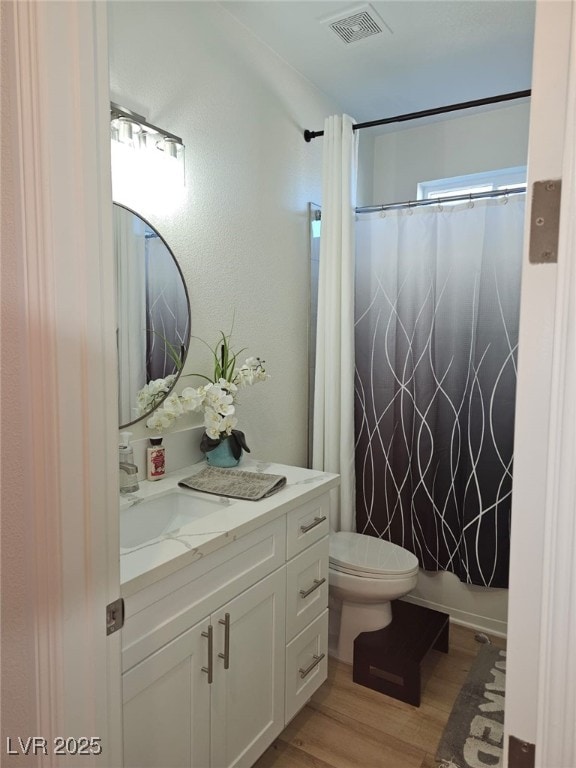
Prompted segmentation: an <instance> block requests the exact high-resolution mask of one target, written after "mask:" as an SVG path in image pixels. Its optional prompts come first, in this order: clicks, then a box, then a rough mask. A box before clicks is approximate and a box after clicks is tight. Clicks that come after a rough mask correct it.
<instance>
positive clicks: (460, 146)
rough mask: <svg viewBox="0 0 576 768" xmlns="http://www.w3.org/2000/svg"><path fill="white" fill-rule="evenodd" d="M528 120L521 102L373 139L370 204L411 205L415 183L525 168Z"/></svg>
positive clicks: (419, 125) (460, 114)
mask: <svg viewBox="0 0 576 768" xmlns="http://www.w3.org/2000/svg"><path fill="white" fill-rule="evenodd" d="M456 115H457V116H456ZM529 117H530V104H529V103H526V101H525V100H522V101H520V102H514V103H513V104H512V105H509V106H499V107H496V108H493V109H490V110H488V111H483V112H477V113H476V114H465V115H463V114H462V113H455V114H453V115H452V116H450V117H447V118H446V119H443V120H438V121H437V122H433V123H428V124H418V123H416V124H415V125H412V127H409V128H400V129H399V130H396V131H393V132H390V133H385V134H383V135H380V136H375V138H374V184H373V199H372V200H371V201H370V202H371V203H373V204H379V203H396V202H400V201H405V200H414V199H416V188H417V184H418V182H420V181H429V180H431V179H444V178H447V177H450V176H460V175H463V174H467V173H478V172H481V171H490V170H495V169H497V168H508V167H512V166H517V165H525V164H526V158H527V154H528V121H529ZM363 204H364V205H368V204H369V203H367V202H364V203H363Z"/></svg>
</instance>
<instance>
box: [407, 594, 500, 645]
mask: <svg viewBox="0 0 576 768" xmlns="http://www.w3.org/2000/svg"><path fill="white" fill-rule="evenodd" d="M402 599H403V600H404V601H405V602H407V603H413V604H414V605H421V606H422V607H423V608H430V609H431V610H433V611H440V612H441V613H447V614H449V616H450V622H451V623H452V624H458V625H459V626H461V627H468V628H469V629H474V630H475V631H477V632H487V633H489V634H491V635H496V636H497V637H506V635H507V631H508V627H507V624H506V622H505V621H501V620H500V619H493V618H491V617H490V616H481V615H480V614H477V613H470V612H469V611H463V610H461V609H460V608H454V607H453V606H451V605H442V603H435V602H434V601H433V600H425V599H423V598H421V597H414V595H406V597H403V598H402Z"/></svg>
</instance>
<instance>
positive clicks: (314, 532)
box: [286, 493, 330, 560]
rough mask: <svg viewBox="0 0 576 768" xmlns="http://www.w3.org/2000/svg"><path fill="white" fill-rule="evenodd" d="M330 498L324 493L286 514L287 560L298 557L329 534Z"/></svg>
mask: <svg viewBox="0 0 576 768" xmlns="http://www.w3.org/2000/svg"><path fill="white" fill-rule="evenodd" d="M329 513H330V496H329V494H327V493H325V494H324V495H322V496H318V497H317V498H316V499H312V500H311V501H308V502H306V504H302V506H301V507H298V509H294V510H292V512H290V513H289V514H288V520H287V526H286V536H287V540H286V553H287V559H288V560H289V559H290V558H291V557H294V556H295V555H298V554H299V553H300V552H302V551H303V550H304V549H306V547H309V546H310V545H311V544H314V543H315V542H316V541H318V540H319V539H321V538H323V537H324V536H326V535H327V534H328V532H329Z"/></svg>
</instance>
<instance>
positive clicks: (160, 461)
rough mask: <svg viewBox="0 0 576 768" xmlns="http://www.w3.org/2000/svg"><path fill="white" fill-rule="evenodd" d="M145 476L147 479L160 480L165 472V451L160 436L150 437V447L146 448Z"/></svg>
mask: <svg viewBox="0 0 576 768" xmlns="http://www.w3.org/2000/svg"><path fill="white" fill-rule="evenodd" d="M146 458H147V463H146V477H147V478H148V480H160V478H161V477H164V475H165V474H166V453H165V449H164V446H163V445H162V438H161V437H151V438H150V448H147V449H146Z"/></svg>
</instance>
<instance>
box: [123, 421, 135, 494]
mask: <svg viewBox="0 0 576 768" xmlns="http://www.w3.org/2000/svg"><path fill="white" fill-rule="evenodd" d="M131 437H132V432H121V433H120V445H119V446H118V454H119V459H120V493H132V492H134V491H137V490H138V488H139V485H138V467H137V466H136V464H135V463H134V449H133V448H132V446H131V445H130V438H131Z"/></svg>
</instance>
